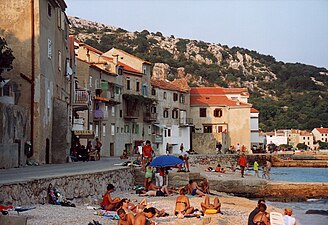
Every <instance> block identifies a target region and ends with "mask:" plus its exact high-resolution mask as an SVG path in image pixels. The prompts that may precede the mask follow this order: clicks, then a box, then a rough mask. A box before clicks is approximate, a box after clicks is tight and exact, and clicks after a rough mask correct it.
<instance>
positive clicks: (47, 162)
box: [46, 138, 50, 164]
mask: <svg viewBox="0 0 328 225" xmlns="http://www.w3.org/2000/svg"><path fill="white" fill-rule="evenodd" d="M49 163H50V141H49V138H47V139H46V164H49Z"/></svg>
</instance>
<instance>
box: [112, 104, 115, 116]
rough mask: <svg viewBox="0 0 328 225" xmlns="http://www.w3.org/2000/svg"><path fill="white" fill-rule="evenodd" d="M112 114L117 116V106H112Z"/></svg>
mask: <svg viewBox="0 0 328 225" xmlns="http://www.w3.org/2000/svg"><path fill="white" fill-rule="evenodd" d="M112 116H115V106H112Z"/></svg>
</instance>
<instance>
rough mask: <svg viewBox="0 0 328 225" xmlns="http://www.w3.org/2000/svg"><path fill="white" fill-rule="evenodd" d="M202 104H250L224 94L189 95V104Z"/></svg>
mask: <svg viewBox="0 0 328 225" xmlns="http://www.w3.org/2000/svg"><path fill="white" fill-rule="evenodd" d="M196 105H204V106H217V105H222V106H248V107H250V106H252V105H251V104H248V103H244V102H237V101H233V100H230V99H228V98H227V97H226V96H190V106H196Z"/></svg>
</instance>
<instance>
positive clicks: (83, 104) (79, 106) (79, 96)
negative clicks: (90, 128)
mask: <svg viewBox="0 0 328 225" xmlns="http://www.w3.org/2000/svg"><path fill="white" fill-rule="evenodd" d="M89 99H90V97H89V92H88V91H86V90H76V91H75V92H74V99H73V108H74V109H75V110H87V109H88V106H89Z"/></svg>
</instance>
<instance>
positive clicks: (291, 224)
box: [283, 208, 296, 225]
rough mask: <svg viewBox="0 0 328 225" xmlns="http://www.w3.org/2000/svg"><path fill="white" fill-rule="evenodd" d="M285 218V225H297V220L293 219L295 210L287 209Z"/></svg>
mask: <svg viewBox="0 0 328 225" xmlns="http://www.w3.org/2000/svg"><path fill="white" fill-rule="evenodd" d="M284 214H285V215H284V216H283V219H284V223H285V225H295V224H296V220H295V218H294V217H292V214H293V210H292V209H291V208H286V209H285V210H284Z"/></svg>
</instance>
